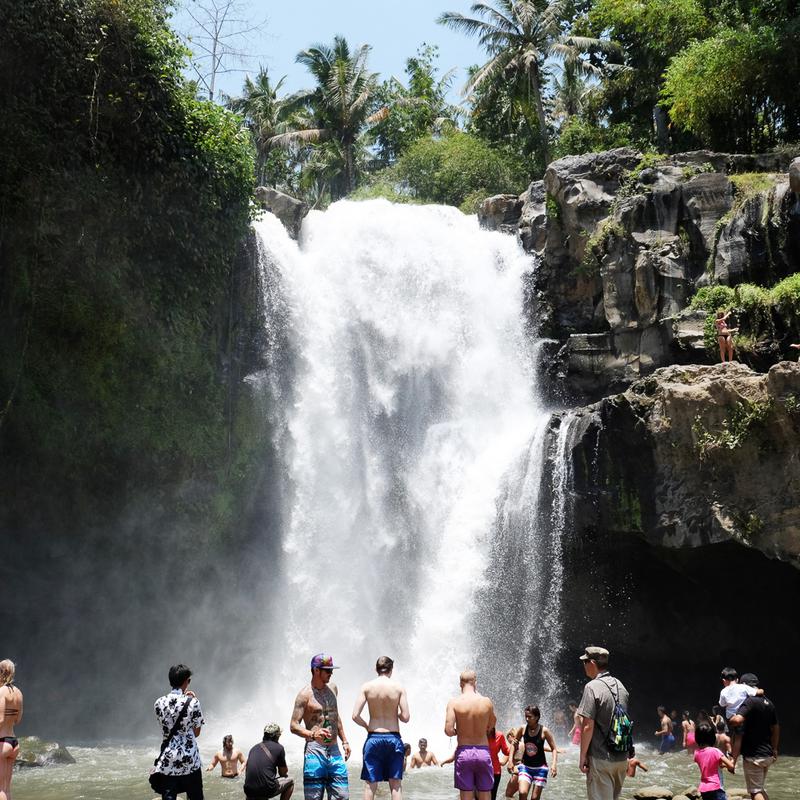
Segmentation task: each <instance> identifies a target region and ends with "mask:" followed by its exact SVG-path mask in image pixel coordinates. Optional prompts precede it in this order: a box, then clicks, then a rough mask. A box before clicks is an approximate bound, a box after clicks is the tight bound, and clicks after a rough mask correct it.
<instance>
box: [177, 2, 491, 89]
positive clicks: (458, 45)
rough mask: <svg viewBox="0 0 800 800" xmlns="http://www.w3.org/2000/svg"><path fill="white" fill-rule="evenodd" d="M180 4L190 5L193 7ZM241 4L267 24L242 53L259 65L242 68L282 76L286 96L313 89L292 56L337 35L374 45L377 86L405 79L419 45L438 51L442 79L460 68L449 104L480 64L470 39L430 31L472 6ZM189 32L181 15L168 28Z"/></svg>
mask: <svg viewBox="0 0 800 800" xmlns="http://www.w3.org/2000/svg"><path fill="white" fill-rule="evenodd" d="M182 2H183V3H184V4H188V3H191V0H182ZM241 3H242V6H243V7H244V8H245V9H246V17H247V18H248V19H252V20H253V21H260V20H263V19H264V18H266V20H267V22H266V26H265V27H264V29H263V31H262V32H260V33H258V34H257V35H255V36H254V37H253V38H252V39H251V41H250V42H249V43H248V45H247V50H248V51H249V52H252V53H255V54H257V58H255V59H254V60H253V61H252V63H251V64H248V65H245V67H249V71H251V72H255V71H256V70H257V66H258V62H259V61H260V62H261V63H262V64H264V65H265V66H267V67H268V68H269V71H270V74H271V75H272V76H273V77H274V78H275V79H277V78H279V77H281V76H282V75H286V76H287V78H286V83H285V84H284V87H285V89H286V90H287V92H293V91H296V90H297V89H302V88H305V87H308V86H310V85H311V84H310V81H309V77H308V73H307V72H306V70H305V69H304V68H303V67H302V66H300V65H299V64H296V63H295V60H294V59H295V56H296V55H297V53H298V52H299V51H300V50H303V49H305V48H307V47H309V46H310V45H312V44H316V43H317V42H323V43H329V42H331V41H332V40H333V37H334V36H335V35H337V34H341V35H343V36H344V37H345V38H346V39H347V40H348V42H349V43H350V44H351V45H353V46H357V45H360V44H370V45H372V52H371V54H370V59H369V64H370V68H371V69H372V71H373V72H379V73H380V74H381V77H382V78H388V77H389V76H391V75H396V76H397V77H400V78H404V77H405V76H404V72H403V70H404V66H405V60H406V59H407V58H409V57H410V56H413V55H414V54H415V53H416V51H417V48H418V47H419V46H420V45H421V44H422V43H423V42H427V43H428V44H436V45H438V46H439V61H438V64H439V67H440V73H444V72H446V71H447V70H449V69H450V68H451V67H457V68H458V70H457V72H456V74H455V77H454V80H453V88H452V91H451V94H450V100H451V102H458V101H459V100H460V91H461V88H462V87H463V85H464V83H465V81H466V68H467V67H468V66H470V65H471V64H476V63H483V62H484V61H485V57H484V56H483V54H482V52H481V50H480V48H479V47H478V45H477V42H476V41H475V40H474V39H472V38H469V37H467V36H465V35H463V34H460V33H455V32H454V31H451V30H449V29H448V28H445V27H444V26H442V25H437V24H436V18H437V17H438V16H439V14H440V13H441V12H443V11H457V12H460V13H462V14H469V7H470V4H471V3H470V2H467V1H465V0H392V2H386V1H385V0H372V2H369V0H339V2H336V0H303V2H286V1H285V0H284V2H279V1H278V0H241ZM191 24H192V23H191V20H190V19H189V18H188V17H187V15H186V13H185V12H183V11H181V10H178V12H177V13H176V14H175V16H174V18H173V27H174V28H175V29H176V30H178V31H179V32H186V31H187V30H188V29H189V27H190V26H191ZM243 81H244V73H241V72H240V73H234V74H228V75H223V76H221V77H220V78H219V79H218V85H219V87H220V88H221V89H222V91H223V92H225V93H227V94H231V95H236V94H238V93H239V91H240V89H241V86H242V83H243Z"/></svg>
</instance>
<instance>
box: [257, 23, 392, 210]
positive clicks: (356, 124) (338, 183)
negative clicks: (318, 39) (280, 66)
mask: <svg viewBox="0 0 800 800" xmlns="http://www.w3.org/2000/svg"><path fill="white" fill-rule="evenodd" d="M369 51H370V47H369V45H362V46H361V47H359V48H358V49H357V50H356V51H355V52H354V53H352V54H351V52H350V47H349V45H348V44H347V40H346V39H344V37H341V36H337V37H335V38H334V40H333V46H327V45H322V44H316V45H314V46H313V47H311V48H309V49H308V50H303V51H302V52H301V53H299V54H298V55H297V62H298V63H300V64H303V65H305V66H306V67H307V68H308V70H309V72H311V74H312V75H313V76H314V78H315V79H316V82H317V85H316V87H315V88H314V89H310V90H308V91H306V92H304V93H302V99H303V101H304V102H305V104H306V109H307V111H306V113H305V115H304V116H302V117H298V122H299V124H298V125H297V126H296V127H295V129H294V130H291V131H287V132H286V133H282V134H278V135H276V136H273V137H272V140H271V141H272V142H273V143H274V144H279V145H283V146H286V145H287V144H289V143H292V142H306V143H308V142H311V143H317V142H331V143H333V144H334V145H335V147H330V148H326V162H327V161H328V158H329V157H330V156H331V155H335V154H336V153H338V154H339V155H340V158H341V164H340V170H339V172H340V174H339V175H338V176H337V177H336V178H335V179H334V180H332V181H331V185H330V190H331V196H332V197H333V199H334V200H336V199H338V198H340V197H343V196H344V195H345V194H347V193H349V192H351V191H352V190H353V189H354V188H355V185H356V177H357V173H358V157H357V152H356V151H357V149H358V148H359V146H360V145H361V144H362V142H363V140H362V139H361V138H360V137H361V134H362V132H363V131H364V130H365V129H366V128H367V127H368V126H369V125H371V124H372V123H374V122H377V121H379V120H380V119H382V118H383V117H384V116H385V113H386V112H385V110H382V111H380V112H378V113H377V114H370V100H371V99H372V96H373V94H374V93H375V90H376V88H377V75H376V74H375V73H372V72H369V71H368V70H367V56H368V55H369ZM299 96H300V95H299ZM329 170H330V164H327V168H326V172H327V171H329Z"/></svg>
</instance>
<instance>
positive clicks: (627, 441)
mask: <svg viewBox="0 0 800 800" xmlns="http://www.w3.org/2000/svg"><path fill="white" fill-rule="evenodd" d="M554 424H555V425H559V424H568V425H570V426H571V428H570V442H571V447H570V457H571V471H572V476H573V486H574V491H575V505H574V508H573V515H574V524H575V527H576V529H578V530H581V529H587V528H591V527H594V526H599V527H601V528H604V529H606V530H609V531H617V532H634V533H638V534H640V535H641V536H642V537H644V538H645V539H646V540H647V541H648V542H650V543H651V544H653V545H658V546H663V547H668V548H685V547H690V548H694V547H702V546H705V545H708V544H716V543H720V542H724V541H730V540H732V541H735V542H738V543H740V544H744V545H746V546H748V547H754V548H756V549H758V550H761V551H762V552H764V553H766V554H767V555H769V556H771V557H773V558H780V559H783V560H786V561H789V562H790V563H792V564H794V566H796V567H800V506H798V498H800V448H798V441H800V364H796V363H789V362H785V361H784V362H780V363H779V364H776V365H775V366H773V367H772V368H771V369H770V371H769V372H768V373H767V374H760V373H757V372H754V371H753V370H751V369H749V368H748V367H746V366H744V365H742V364H737V363H733V364H718V365H715V366H712V367H707V366H699V365H686V366H682V365H675V366H671V367H665V368H663V369H660V370H657V371H656V372H655V373H654V374H653V375H651V376H649V377H647V378H644V379H642V380H639V381H637V382H635V383H634V384H633V385H632V386H631V388H630V389H628V391H626V392H625V393H623V394H619V395H616V396H612V397H608V398H605V399H604V400H602V401H600V402H599V403H596V404H594V405H591V406H588V407H585V408H581V409H578V410H577V411H575V412H567V413H566V415H565V416H560V417H558V416H557V417H556V418H555V421H554Z"/></svg>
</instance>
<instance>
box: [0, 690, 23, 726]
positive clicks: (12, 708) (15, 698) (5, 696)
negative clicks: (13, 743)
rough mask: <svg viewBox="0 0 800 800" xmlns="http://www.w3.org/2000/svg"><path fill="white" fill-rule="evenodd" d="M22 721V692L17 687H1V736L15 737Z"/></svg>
mask: <svg viewBox="0 0 800 800" xmlns="http://www.w3.org/2000/svg"><path fill="white" fill-rule="evenodd" d="M21 719H22V692H21V691H20V690H19V689H18V688H17V687H16V686H3V687H0V736H13V735H14V726H15V725H16V724H17V723H18V722H19V721H20V720H21Z"/></svg>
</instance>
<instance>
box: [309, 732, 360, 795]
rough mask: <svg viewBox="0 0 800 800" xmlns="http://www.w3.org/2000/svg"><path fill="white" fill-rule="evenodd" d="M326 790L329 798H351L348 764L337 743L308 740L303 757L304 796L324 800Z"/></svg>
mask: <svg viewBox="0 0 800 800" xmlns="http://www.w3.org/2000/svg"><path fill="white" fill-rule="evenodd" d="M326 791H327V792H328V798H329V800H349V797H350V786H349V784H348V782H347V764H345V763H344V759H343V758H342V754H341V751H340V750H339V748H338V746H337V745H335V744H334V745H325V744H320V743H319V742H308V743H307V744H306V752H305V758H304V759H303V796H304V797H305V800H322V798H323V795H324V794H325V792H326Z"/></svg>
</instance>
